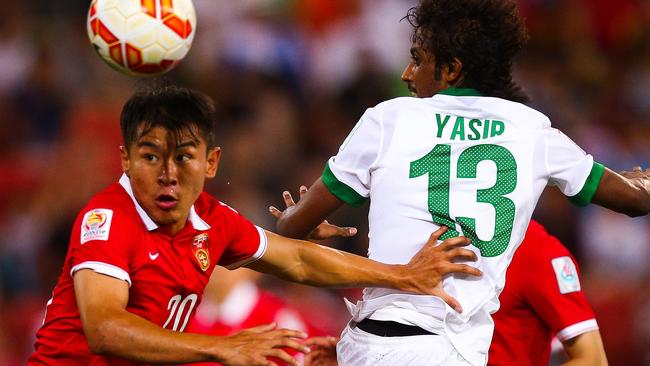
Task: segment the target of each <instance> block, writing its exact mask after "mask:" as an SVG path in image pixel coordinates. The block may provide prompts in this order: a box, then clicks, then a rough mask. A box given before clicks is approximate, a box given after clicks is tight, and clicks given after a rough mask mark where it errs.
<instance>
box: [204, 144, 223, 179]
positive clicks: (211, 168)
mask: <svg viewBox="0 0 650 366" xmlns="http://www.w3.org/2000/svg"><path fill="white" fill-rule="evenodd" d="M219 159H221V148H220V147H215V148H213V149H211V150H210V151H208V167H207V169H206V171H205V177H206V178H214V176H215V175H217V170H218V169H219Z"/></svg>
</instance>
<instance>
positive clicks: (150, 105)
mask: <svg viewBox="0 0 650 366" xmlns="http://www.w3.org/2000/svg"><path fill="white" fill-rule="evenodd" d="M215 113H216V112H215V107H214V103H213V102H212V99H211V98H210V97H208V96H207V95H205V94H203V93H200V92H198V91H195V90H191V89H187V88H182V87H178V86H174V85H171V84H168V83H162V82H156V83H152V84H151V85H148V86H145V87H143V88H142V89H141V90H139V91H137V92H136V93H135V94H133V96H132V97H131V98H129V100H127V101H126V103H125V104H124V107H123V108H122V114H121V116H120V127H121V131H122V139H123V140H124V146H125V147H127V149H128V148H129V147H130V146H131V145H132V144H133V143H134V142H135V141H136V140H137V139H138V138H139V137H140V136H138V133H140V134H142V133H144V132H146V131H149V130H150V129H152V128H154V127H162V128H164V129H166V130H168V131H172V132H174V133H176V134H177V135H178V136H180V135H181V134H182V133H184V132H189V133H190V134H192V135H193V136H194V137H197V136H196V135H195V134H196V133H197V132H198V134H199V136H200V137H202V138H203V139H204V140H205V142H206V144H207V148H208V151H210V150H211V149H212V148H214V147H215V146H216V133H215V123H216V118H215ZM140 127H142V129H140Z"/></svg>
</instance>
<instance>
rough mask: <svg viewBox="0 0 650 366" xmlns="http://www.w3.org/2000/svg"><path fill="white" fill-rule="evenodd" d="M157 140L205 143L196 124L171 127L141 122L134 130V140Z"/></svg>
mask: <svg viewBox="0 0 650 366" xmlns="http://www.w3.org/2000/svg"><path fill="white" fill-rule="evenodd" d="M141 140H157V141H160V142H176V143H183V142H188V141H193V142H195V143H197V144H200V143H205V139H204V138H203V137H201V134H200V133H199V129H198V127H197V126H196V125H188V126H187V127H182V128H179V129H172V128H168V127H165V126H161V125H152V124H150V123H144V122H143V123H141V124H140V125H138V129H137V132H136V141H141Z"/></svg>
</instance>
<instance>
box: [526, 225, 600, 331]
mask: <svg viewBox="0 0 650 366" xmlns="http://www.w3.org/2000/svg"><path fill="white" fill-rule="evenodd" d="M542 230H543V229H542ZM527 239H528V240H534V241H535V242H534V243H529V244H528V245H527V246H523V245H522V249H524V251H525V252H524V253H518V254H528V253H529V255H527V257H528V258H526V261H528V262H529V263H530V262H536V263H534V265H533V264H529V265H527V266H525V268H524V267H521V268H523V269H524V270H526V269H530V268H535V272H534V273H531V274H530V276H529V277H528V278H529V279H530V281H531V283H529V284H528V286H526V287H525V290H524V292H523V296H525V297H526V299H527V300H528V303H529V304H530V305H531V306H532V308H533V309H534V311H535V312H536V313H537V314H538V315H539V317H540V319H542V321H543V322H544V323H545V324H546V325H547V326H548V327H549V329H550V330H551V332H553V333H555V334H556V335H557V337H558V338H559V339H560V340H561V341H565V340H567V339H571V338H574V337H576V336H578V335H580V334H582V333H585V332H588V331H591V330H596V329H598V324H597V323H596V320H595V317H594V312H593V310H592V309H591V306H589V303H588V301H587V299H586V297H585V294H584V292H582V289H581V286H580V279H579V270H578V265H577V264H576V261H575V259H574V258H573V256H572V255H571V254H570V253H569V251H568V250H567V249H566V248H565V247H564V246H563V245H562V243H560V241H559V240H558V239H556V238H555V237H553V236H551V235H549V234H547V233H546V232H545V231H544V232H537V233H535V234H534V235H530V237H527ZM531 244H532V245H531ZM514 276H517V275H516V274H514Z"/></svg>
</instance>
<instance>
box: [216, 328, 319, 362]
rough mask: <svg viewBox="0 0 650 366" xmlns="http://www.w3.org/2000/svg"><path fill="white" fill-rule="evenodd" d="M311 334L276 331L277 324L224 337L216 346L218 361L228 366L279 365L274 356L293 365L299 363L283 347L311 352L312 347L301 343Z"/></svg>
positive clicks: (284, 330)
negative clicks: (299, 340) (273, 360)
mask: <svg viewBox="0 0 650 366" xmlns="http://www.w3.org/2000/svg"><path fill="white" fill-rule="evenodd" d="M306 337H307V335H306V334H305V333H303V332H299V331H297V330H291V329H276V324H275V323H271V324H266V325H261V326H258V327H254V328H249V329H245V330H243V331H241V332H239V333H235V334H234V335H231V336H227V337H220V342H219V344H217V345H215V348H217V349H216V350H215V353H216V354H219V355H220V356H221V357H218V359H217V361H218V362H220V363H222V364H223V365H225V366H277V364H276V363H274V362H272V361H270V360H269V359H268V357H274V358H277V359H279V360H282V361H284V362H286V363H287V364H289V365H292V366H298V362H297V361H296V360H295V359H294V358H293V357H291V356H290V355H289V354H288V353H287V352H285V351H284V350H282V348H290V349H294V350H296V351H298V352H302V353H307V352H309V348H308V347H307V346H305V345H303V344H300V343H299V342H298V339H304V338H306Z"/></svg>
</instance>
